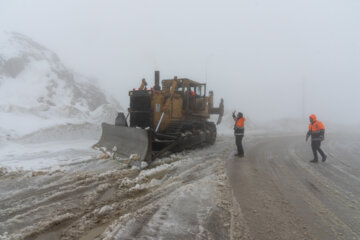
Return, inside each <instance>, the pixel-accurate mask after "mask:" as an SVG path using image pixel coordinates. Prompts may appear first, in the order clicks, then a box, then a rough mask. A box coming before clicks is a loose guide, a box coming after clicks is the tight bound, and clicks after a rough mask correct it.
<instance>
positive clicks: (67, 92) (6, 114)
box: [0, 32, 121, 139]
mask: <svg viewBox="0 0 360 240" xmlns="http://www.w3.org/2000/svg"><path fill="white" fill-rule="evenodd" d="M119 109H121V107H120V106H119V104H118V103H117V102H116V101H115V100H114V99H113V98H111V97H109V96H108V95H107V94H105V93H104V91H102V90H100V89H99V86H97V84H96V83H95V82H94V81H93V80H89V79H88V78H86V77H84V76H81V75H79V74H76V73H74V72H72V71H71V70H69V69H67V68H66V67H65V66H64V65H63V64H62V63H61V61H60V59H59V57H58V56H57V55H56V54H55V53H53V52H52V51H50V50H48V49H46V48H45V47H43V46H41V45H40V44H38V43H36V42H34V41H33V40H31V39H30V38H28V37H26V36H24V35H22V34H19V33H7V32H0V136H1V138H2V139H4V136H7V137H8V138H9V137H12V138H14V137H15V138H16V137H19V136H22V135H25V134H29V133H31V132H34V131H36V130H39V129H43V128H49V127H51V126H56V125H59V124H64V123H72V124H80V123H84V122H93V123H99V122H102V121H105V122H109V121H111V122H113V121H114V119H115V115H116V112H117V111H118V110H119ZM1 138H0V139H1Z"/></svg>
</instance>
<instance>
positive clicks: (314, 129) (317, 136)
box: [306, 114, 327, 163]
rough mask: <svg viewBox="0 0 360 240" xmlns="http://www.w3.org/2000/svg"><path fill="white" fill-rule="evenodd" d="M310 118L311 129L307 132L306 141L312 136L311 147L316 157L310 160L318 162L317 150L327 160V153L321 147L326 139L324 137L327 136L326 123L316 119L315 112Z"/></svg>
mask: <svg viewBox="0 0 360 240" xmlns="http://www.w3.org/2000/svg"><path fill="white" fill-rule="evenodd" d="M309 120H310V124H309V131H308V132H307V134H306V141H307V140H308V139H309V137H310V136H311V148H312V151H313V154H314V159H313V160H311V161H310V162H312V163H316V162H318V155H317V152H319V153H320V155H321V157H322V161H323V162H325V161H326V158H327V156H326V155H325V153H324V152H323V150H321V148H320V146H321V142H322V141H324V138H325V127H324V124H323V123H322V122H320V121H318V120H317V119H316V115H315V114H311V115H310V117H309Z"/></svg>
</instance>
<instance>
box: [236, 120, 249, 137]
mask: <svg viewBox="0 0 360 240" xmlns="http://www.w3.org/2000/svg"><path fill="white" fill-rule="evenodd" d="M245 121H246V119H245V118H244V117H242V118H236V119H235V126H234V131H235V135H241V136H243V135H244V132H245V128H244V125H245Z"/></svg>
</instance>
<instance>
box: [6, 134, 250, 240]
mask: <svg viewBox="0 0 360 240" xmlns="http://www.w3.org/2000/svg"><path fill="white" fill-rule="evenodd" d="M232 147H233V146H232V145H231V144H230V145H229V139H228V138H226V137H225V138H219V139H218V141H217V143H216V144H215V145H214V146H212V147H210V148H203V149H198V150H195V151H191V152H187V153H181V154H177V155H173V156H170V157H167V158H162V159H160V160H159V161H156V162H154V164H152V165H151V166H150V168H148V169H145V170H142V171H139V170H137V169H129V168H127V167H126V166H125V165H121V164H120V163H119V162H117V161H115V160H110V159H91V158H89V159H88V160H83V161H79V160H77V161H75V162H74V163H71V161H68V164H67V165H63V166H61V168H60V169H59V170H56V171H30V170H26V171H13V172H4V173H2V174H0V193H1V195H0V239H42V240H45V239H46V240H47V239H179V240H180V239H214V240H215V239H231V238H232V234H233V233H236V234H237V235H239V236H240V235H244V234H245V232H244V231H243V229H242V228H241V226H242V225H243V224H241V223H240V222H239V221H238V220H237V219H236V220H234V217H233V216H234V214H236V215H237V216H238V213H237V212H238V210H237V209H238V208H234V206H233V201H232V200H233V199H232V195H231V191H230V187H229V185H228V181H227V176H226V171H225V161H224V159H226V157H227V156H228V153H229V152H231V150H232ZM89 154H93V151H89ZM89 157H90V156H89ZM82 159H83V158H82ZM233 209H235V211H233ZM244 236H245V235H244Z"/></svg>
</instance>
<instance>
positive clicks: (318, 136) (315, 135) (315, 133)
mask: <svg viewBox="0 0 360 240" xmlns="http://www.w3.org/2000/svg"><path fill="white" fill-rule="evenodd" d="M310 118H311V119H312V120H313V123H310V124H309V131H308V133H307V135H311V140H312V141H319V140H323V139H324V135H325V127H324V124H323V123H322V122H320V121H318V120H317V119H316V115H315V114H311V115H310Z"/></svg>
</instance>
